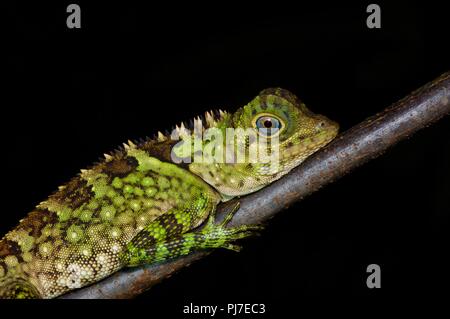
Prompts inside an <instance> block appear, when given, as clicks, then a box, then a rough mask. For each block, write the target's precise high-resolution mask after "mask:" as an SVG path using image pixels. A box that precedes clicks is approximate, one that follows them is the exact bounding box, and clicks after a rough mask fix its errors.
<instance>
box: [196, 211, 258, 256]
mask: <svg viewBox="0 0 450 319" xmlns="http://www.w3.org/2000/svg"><path fill="white" fill-rule="evenodd" d="M238 209H239V202H237V203H236V205H235V206H233V207H232V208H231V210H230V211H229V212H228V213H227V215H226V216H225V218H224V219H223V221H221V222H220V223H218V224H217V223H216V213H215V212H213V213H211V214H210V216H209V218H208V221H207V222H206V224H205V226H204V227H203V228H202V229H201V230H199V235H200V236H201V237H202V239H203V240H202V241H200V245H201V246H202V248H206V249H207V248H226V249H230V250H234V251H240V250H241V246H239V245H236V244H233V242H234V241H236V240H238V239H241V238H245V237H249V236H253V235H257V234H258V231H261V230H262V229H264V227H263V226H262V225H241V226H237V227H227V225H228V223H229V222H230V221H231V219H232V218H233V216H234V214H235V213H236V211H237V210H238Z"/></svg>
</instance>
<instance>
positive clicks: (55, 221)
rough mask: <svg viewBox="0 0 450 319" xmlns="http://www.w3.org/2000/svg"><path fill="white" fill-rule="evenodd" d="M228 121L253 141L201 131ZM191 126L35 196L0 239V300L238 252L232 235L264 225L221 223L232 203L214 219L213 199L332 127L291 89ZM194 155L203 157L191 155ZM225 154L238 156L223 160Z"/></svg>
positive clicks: (276, 170)
mask: <svg viewBox="0 0 450 319" xmlns="http://www.w3.org/2000/svg"><path fill="white" fill-rule="evenodd" d="M229 128H234V129H239V128H240V129H246V130H247V131H246V132H250V133H251V132H255V135H254V136H253V137H255V136H256V139H255V138H251V134H248V135H245V134H244V135H239V134H236V135H235V136H234V137H233V138H232V139H229V140H227V139H220V138H217V135H216V138H210V139H205V137H204V136H202V134H203V133H206V132H208V130H211V129H214V130H213V131H214V132H215V133H223V134H228V129H229ZM191 129H193V130H194V131H193V132H190V131H189V130H188V129H187V128H186V127H185V126H184V125H182V126H181V127H177V128H176V129H175V130H174V133H173V134H172V136H169V135H168V134H165V135H164V134H162V133H158V136H157V137H155V138H153V139H148V140H144V141H141V142H140V143H136V144H135V143H132V142H129V143H128V144H125V145H124V148H122V149H120V150H118V151H115V152H114V153H112V154H111V155H105V159H103V160H101V161H100V162H99V163H96V164H94V165H93V166H92V167H90V168H89V169H87V170H82V171H81V173H80V174H79V175H78V176H76V177H75V178H73V179H72V180H70V181H69V182H68V183H67V184H65V185H64V186H61V187H59V190H58V191H56V192H55V193H54V194H52V195H51V196H49V197H48V199H47V200H45V201H44V202H42V203H40V204H39V205H38V206H37V207H36V208H35V209H34V210H33V211H32V212H31V213H29V214H28V216H27V217H26V218H24V219H23V220H21V221H20V223H19V225H18V226H17V227H16V228H15V229H13V230H12V231H10V232H8V233H7V234H6V235H5V236H4V237H3V239H2V240H1V241H0V297H2V298H52V297H56V296H59V295H61V294H64V293H66V292H68V291H70V290H73V289H76V288H80V287H83V286H86V285H89V284H92V283H94V282H96V281H99V280H100V279H102V278H104V277H107V276H109V275H111V274H112V273H114V272H116V271H118V270H119V269H121V268H124V267H130V266H137V265H143V264H151V263H157V262H164V261H166V260H168V259H171V258H176V257H178V256H183V255H187V254H189V253H190V252H192V251H195V250H199V249H210V248H227V249H232V250H239V246H236V245H235V244H234V242H235V241H236V240H237V239H240V238H244V237H246V236H249V235H251V234H252V233H254V232H255V231H257V230H258V229H260V227H261V226H258V225H245V226H239V227H226V226H227V223H228V222H229V221H230V219H231V217H232V215H233V212H234V211H235V209H233V210H232V211H230V213H229V214H228V215H227V218H225V220H224V221H223V222H221V223H215V214H214V212H215V208H216V205H217V204H218V203H219V202H221V201H225V200H228V199H230V198H232V197H236V196H240V195H244V194H248V193H251V192H254V191H257V190H258V189H260V188H262V187H264V186H266V185H268V184H270V183H271V182H273V181H274V180H277V179H278V178H280V177H281V176H283V175H284V174H286V173H287V172H289V170H291V169H292V168H293V167H295V166H297V165H298V164H300V163H301V162H302V161H303V160H304V159H305V158H307V157H308V156H310V155H311V154H312V153H314V152H315V151H317V150H318V149H320V148H321V147H323V146H324V145H326V144H327V143H329V142H330V141H331V140H332V139H333V138H334V137H335V136H336V135H337V132H338V125H337V124H336V123H334V122H332V121H330V120H328V119H327V118H325V117H324V116H321V115H316V114H313V113H312V112H310V111H309V110H308V109H307V108H306V106H305V105H304V104H303V103H302V102H300V101H299V100H298V99H297V97H296V96H294V95H293V94H292V93H290V92H288V91H286V90H283V89H266V90H264V91H262V92H261V93H260V94H259V95H258V96H257V97H256V98H255V99H253V100H252V101H251V102H250V103H249V104H247V105H245V106H244V107H242V108H240V109H238V110H237V111H236V112H235V113H234V114H230V113H227V112H222V111H220V112H217V113H210V112H207V113H206V116H205V117H204V118H203V119H200V118H197V119H196V120H195V121H194V122H193V124H192V125H191ZM224 136H225V135H224ZM236 141H240V142H241V144H239V143H235V144H233V143H232V142H236ZM257 141H258V143H260V142H261V141H263V142H264V143H265V144H262V145H264V146H263V147H262V148H261V149H258V148H256V149H257V150H258V152H259V153H258V154H262V153H263V152H267V154H269V155H273V154H275V153H276V151H277V152H278V153H277V154H278V157H277V158H276V161H273V160H272V159H273V157H270V159H271V161H254V160H252V159H251V157H250V153H251V152H252V150H253V151H254V150H255V148H254V146H255V145H256V143H257ZM236 145H238V146H239V145H241V146H243V148H239V147H237V146H236ZM207 148H209V149H210V150H212V151H211V152H209V153H208V152H206V149H207ZM223 149H225V152H222V153H220V152H219V150H223ZM199 152H200V153H201V152H203V153H204V157H203V159H205V158H206V159H208V160H203V161H201V160H200V161H199V160H197V161H196V158H197V159H198V158H199V157H198V156H197V155H198V154H199ZM233 152H234V153H233ZM208 154H209V155H208ZM221 154H222V155H221ZM229 154H235V157H236V158H237V157H238V156H239V154H240V155H243V154H244V155H245V156H244V157H243V160H242V158H241V161H237V160H236V158H234V160H232V161H229V160H224V158H225V157H226V156H228V155H229ZM200 158H202V157H200ZM258 158H259V157H258ZM200 226H202V227H200Z"/></svg>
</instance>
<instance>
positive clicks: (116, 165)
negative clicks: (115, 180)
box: [103, 156, 139, 177]
mask: <svg viewBox="0 0 450 319" xmlns="http://www.w3.org/2000/svg"><path fill="white" fill-rule="evenodd" d="M138 165H139V163H138V161H137V160H136V159H135V158H134V157H129V156H127V157H123V158H118V159H114V160H112V161H111V162H106V163H105V164H104V168H103V172H104V173H106V174H107V175H108V176H113V177H115V176H118V177H124V176H126V175H128V174H129V173H131V172H132V171H134V169H135V168H136V167H137V166H138Z"/></svg>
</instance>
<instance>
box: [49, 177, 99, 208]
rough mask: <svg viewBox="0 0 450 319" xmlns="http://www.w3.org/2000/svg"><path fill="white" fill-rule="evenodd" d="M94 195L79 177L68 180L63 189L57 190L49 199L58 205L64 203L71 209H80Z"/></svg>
mask: <svg viewBox="0 0 450 319" xmlns="http://www.w3.org/2000/svg"><path fill="white" fill-rule="evenodd" d="M93 196H94V193H93V192H92V190H91V187H90V186H88V185H87V182H86V181H85V180H84V179H82V178H81V177H80V176H77V177H75V178H73V179H72V180H70V182H69V183H67V184H66V185H65V186H64V188H63V189H61V190H59V191H58V192H56V193H55V194H53V195H52V196H50V198H51V199H52V200H55V201H57V202H60V203H64V204H66V205H67V206H69V207H70V208H72V209H76V208H78V207H80V206H81V205H82V204H84V203H86V202H88V201H89V200H90V199H91V198H92V197H93Z"/></svg>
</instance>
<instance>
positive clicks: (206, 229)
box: [122, 205, 263, 266]
mask: <svg viewBox="0 0 450 319" xmlns="http://www.w3.org/2000/svg"><path fill="white" fill-rule="evenodd" d="M238 208H239V205H236V206H235V207H233V208H232V209H231V211H230V212H228V214H227V216H226V217H225V218H224V220H223V221H222V222H220V223H218V224H216V214H215V209H214V210H213V211H212V212H211V213H210V215H209V218H208V220H207V221H206V223H205V225H202V226H200V227H199V228H197V229H194V230H192V231H189V232H187V233H183V234H180V235H177V236H174V237H170V236H165V230H163V229H161V227H160V225H159V223H158V222H156V223H151V224H150V225H149V226H148V227H147V228H146V229H144V230H142V231H141V232H140V233H139V234H138V235H137V236H136V237H135V238H134V239H133V240H132V241H131V242H130V243H129V244H128V245H127V250H126V252H125V253H124V255H123V258H122V260H123V262H124V264H125V265H127V266H138V265H143V264H151V263H157V262H164V261H166V260H169V259H173V258H176V257H180V256H184V255H188V254H190V253H191V252H193V251H196V250H201V249H213V248H226V249H231V250H235V251H239V250H240V246H237V245H235V244H233V242H234V241H236V240H238V239H241V238H244V237H248V236H250V235H254V234H255V231H257V230H261V229H262V228H263V227H262V226H260V225H243V226H238V227H230V228H228V227H226V226H227V224H228V223H229V222H230V220H231V218H232V217H233V215H234V213H235V212H236V210H237V209H238ZM174 214H175V215H179V216H182V215H183V212H177V211H173V212H170V214H169V215H174Z"/></svg>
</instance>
